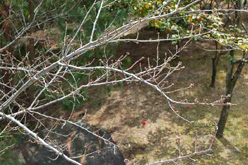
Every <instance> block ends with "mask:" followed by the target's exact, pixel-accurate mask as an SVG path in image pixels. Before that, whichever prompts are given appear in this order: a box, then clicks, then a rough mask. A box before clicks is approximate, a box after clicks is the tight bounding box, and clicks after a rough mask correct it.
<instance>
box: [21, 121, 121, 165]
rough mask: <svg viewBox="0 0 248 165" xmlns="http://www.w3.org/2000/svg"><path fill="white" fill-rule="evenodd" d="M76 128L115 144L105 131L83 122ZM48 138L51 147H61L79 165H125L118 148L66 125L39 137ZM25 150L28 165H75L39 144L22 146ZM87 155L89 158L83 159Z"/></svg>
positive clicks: (43, 133)
mask: <svg viewBox="0 0 248 165" xmlns="http://www.w3.org/2000/svg"><path fill="white" fill-rule="evenodd" d="M77 124H78V125H80V126H82V127H84V128H87V129H88V130H90V131H92V132H94V133H95V134H97V135H99V136H102V137H104V138H105V139H108V140H109V141H111V142H113V140H112V138H111V136H110V134H109V133H107V132H106V131H104V130H103V129H99V128H93V127H90V126H89V125H88V124H87V123H85V122H83V121H79V122H78V123H77ZM47 135H49V139H50V140H49V143H50V144H53V146H60V148H63V150H64V154H66V155H68V156H70V157H72V158H73V157H74V160H77V161H78V162H80V160H82V159H84V161H83V164H84V165H125V163H124V157H123V155H122V153H121V152H120V151H119V150H118V148H116V147H115V146H114V145H113V144H111V143H108V142H105V141H104V140H102V139H100V138H98V137H96V136H94V135H92V134H91V133H89V132H87V131H86V130H83V129H81V128H79V127H77V126H74V125H71V124H69V123H67V124H64V125H60V126H58V127H57V128H55V129H54V130H51V131H43V132H41V133H39V136H40V137H45V136H47ZM22 148H23V150H22V156H23V157H24V159H25V162H26V163H25V164H28V165H71V164H72V163H70V162H68V161H66V160H65V159H64V158H62V157H56V155H55V154H54V153H52V152H50V151H49V150H47V149H46V148H45V147H43V146H38V145H37V144H26V146H23V145H22ZM56 148H58V147H56ZM27 150H28V151H27ZM84 154H85V155H86V156H85V157H84V158H82V157H83V155H84ZM56 158H57V159H56Z"/></svg>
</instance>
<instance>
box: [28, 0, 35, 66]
mask: <svg viewBox="0 0 248 165" xmlns="http://www.w3.org/2000/svg"><path fill="white" fill-rule="evenodd" d="M28 7H29V15H30V22H31V21H33V18H34V2H33V0H29V1H28ZM30 36H31V37H32V36H33V28H31V29H30ZM29 53H30V54H29V60H30V65H32V64H33V63H34V58H35V49H34V38H30V40H29Z"/></svg>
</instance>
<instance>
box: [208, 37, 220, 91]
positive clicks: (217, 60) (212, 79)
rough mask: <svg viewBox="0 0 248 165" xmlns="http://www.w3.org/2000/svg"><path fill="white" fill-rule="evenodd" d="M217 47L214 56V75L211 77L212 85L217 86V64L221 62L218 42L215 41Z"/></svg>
mask: <svg viewBox="0 0 248 165" xmlns="http://www.w3.org/2000/svg"><path fill="white" fill-rule="evenodd" d="M215 48H216V52H215V55H214V58H212V77H211V83H210V85H209V86H210V87H215V81H216V75H217V66H218V63H219V59H220V56H221V54H220V51H218V42H217V41H215Z"/></svg>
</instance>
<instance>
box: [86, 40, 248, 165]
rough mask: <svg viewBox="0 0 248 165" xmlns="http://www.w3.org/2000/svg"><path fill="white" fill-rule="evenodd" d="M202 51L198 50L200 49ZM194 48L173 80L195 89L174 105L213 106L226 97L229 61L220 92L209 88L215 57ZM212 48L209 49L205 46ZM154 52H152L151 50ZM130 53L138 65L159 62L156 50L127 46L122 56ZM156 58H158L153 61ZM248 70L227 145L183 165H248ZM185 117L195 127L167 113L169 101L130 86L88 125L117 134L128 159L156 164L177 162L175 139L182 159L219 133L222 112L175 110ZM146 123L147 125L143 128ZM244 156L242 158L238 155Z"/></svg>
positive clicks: (222, 64)
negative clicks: (149, 60) (142, 60)
mask: <svg viewBox="0 0 248 165" xmlns="http://www.w3.org/2000/svg"><path fill="white" fill-rule="evenodd" d="M197 45H199V44H197ZM197 45H195V44H193V45H191V46H190V47H189V48H188V49H187V50H186V51H184V52H183V53H182V54H181V57H180V61H182V62H183V64H184V65H185V66H186V68H185V69H184V70H183V71H180V72H178V73H177V74H174V75H173V76H172V77H170V78H169V81H170V82H175V83H176V86H178V87H182V86H187V85H189V84H190V83H194V84H195V87H194V88H193V89H191V90H187V91H184V92H179V93H177V94H172V95H171V97H173V98H175V99H179V100H181V99H185V98H187V99H188V100H191V101H193V100H194V99H195V98H197V99H198V100H200V101H202V100H208V101H214V100H216V99H219V98H220V96H221V95H223V94H224V91H225V84H224V83H225V72H226V68H227V62H226V61H227V57H225V56H223V57H222V58H221V61H220V65H219V71H218V77H217V84H216V88H215V89H212V88H209V87H208V85H209V83H210V77H211V52H205V51H202V50H201V49H198V48H197ZM203 46H205V47H209V45H203ZM148 49H150V50H148ZM167 49H168V47H167V45H166V44H164V45H163V44H161V45H160V52H161V53H162V52H164V51H166V50H167ZM125 50H129V52H130V53H131V58H133V60H135V59H138V57H141V56H146V57H147V56H150V57H152V56H153V57H154V54H155V52H156V45H145V46H144V45H142V44H139V45H136V44H131V43H127V44H123V45H121V46H120V47H119V49H118V52H119V54H120V55H121V54H123V52H124V51H125ZM151 52H154V54H152V55H151ZM247 86H248V69H247V67H246V68H245V70H244V74H243V75H242V77H240V80H239V82H238V84H237V86H236V88H235V91H234V96H233V103H237V104H238V106H235V107H232V108H231V110H230V115H229V120H228V123H227V126H226V130H225V138H226V141H224V142H223V143H221V142H220V141H217V142H216V144H215V145H214V151H213V152H212V153H211V154H212V155H210V156H209V155H205V156H201V157H200V156H198V157H195V158H194V159H195V160H196V162H194V161H193V160H189V159H188V160H184V161H181V162H180V164H246V162H247V161H248V158H247V157H248V130H247V123H248V122H247V120H248V119H247V117H248V113H247V112H246V111H247V110H246V107H247V105H248V103H247V101H246V100H247V98H248V95H247V93H248V88H247ZM175 108H176V109H177V110H178V111H179V112H180V114H181V115H182V116H183V117H185V118H187V119H189V120H193V121H195V122H194V124H191V125H189V124H187V123H185V122H184V121H182V120H181V119H178V118H177V117H176V116H175V115H174V114H173V113H172V112H171V111H170V110H169V108H168V105H167V104H166V100H165V99H164V98H163V97H162V96H161V95H159V94H158V93H156V92H155V91H154V90H153V89H151V88H149V87H147V86H144V85H142V84H139V83H137V84H129V85H125V86H124V88H122V89H116V90H112V91H111V93H110V95H109V96H108V97H107V98H106V101H105V103H104V104H103V105H102V106H101V108H99V110H97V111H93V110H92V112H89V114H88V116H87V121H88V122H89V123H90V124H93V125H99V126H101V127H103V128H105V129H107V130H108V131H110V132H111V133H112V136H113V139H114V140H115V141H116V142H118V143H119V145H120V148H121V150H122V151H123V152H124V155H125V156H126V158H127V159H129V160H130V161H131V163H133V162H139V164H145V163H148V162H154V161H157V160H160V159H168V158H173V157H176V156H177V147H176V139H177V138H180V139H181V143H182V145H183V146H182V154H186V153H191V152H193V151H194V145H193V142H194V138H195V133H196V132H197V134H198V136H199V142H198V144H199V149H200V150H201V149H204V148H206V147H207V146H208V143H209V139H210V137H211V136H210V134H211V133H212V132H213V131H214V126H213V124H212V123H213V122H216V123H217V122H218V118H219V115H220V111H221V107H207V106H193V107H192V109H188V108H187V107H185V106H178V105H176V106H175ZM142 121H146V122H147V125H145V126H142ZM237 151H240V153H237Z"/></svg>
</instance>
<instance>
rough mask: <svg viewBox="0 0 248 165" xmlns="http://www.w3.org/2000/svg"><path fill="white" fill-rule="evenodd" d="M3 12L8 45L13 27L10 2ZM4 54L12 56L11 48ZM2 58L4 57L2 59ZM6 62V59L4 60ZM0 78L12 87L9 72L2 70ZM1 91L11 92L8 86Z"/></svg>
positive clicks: (4, 30)
mask: <svg viewBox="0 0 248 165" xmlns="http://www.w3.org/2000/svg"><path fill="white" fill-rule="evenodd" d="M1 7H2V11H1V17H2V19H3V20H4V21H3V27H2V32H1V33H2V34H3V39H4V40H5V41H6V43H4V44H7V43H8V42H9V41H10V40H11V25H10V22H9V20H8V19H7V18H8V17H9V13H10V12H9V11H10V4H9V1H6V2H5V3H3V4H2V6H1ZM1 53H3V54H9V55H11V47H8V48H6V49H5V50H4V51H3V52H1ZM0 58H2V56H1V57H0ZM2 60H3V61H5V60H4V59H2ZM0 76H1V77H2V81H3V84H6V85H8V86H10V81H9V80H10V74H9V72H8V70H5V69H2V70H1V72H0ZM1 89H2V90H3V91H5V94H7V93H8V92H9V91H10V88H8V87H7V86H4V85H1Z"/></svg>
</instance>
